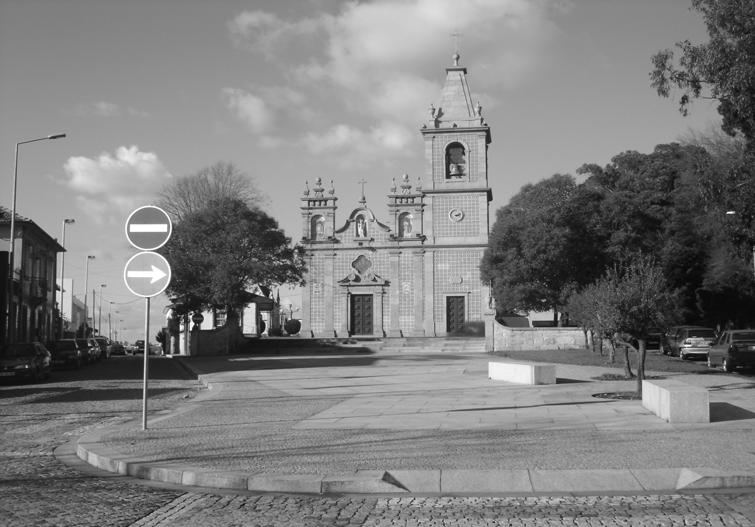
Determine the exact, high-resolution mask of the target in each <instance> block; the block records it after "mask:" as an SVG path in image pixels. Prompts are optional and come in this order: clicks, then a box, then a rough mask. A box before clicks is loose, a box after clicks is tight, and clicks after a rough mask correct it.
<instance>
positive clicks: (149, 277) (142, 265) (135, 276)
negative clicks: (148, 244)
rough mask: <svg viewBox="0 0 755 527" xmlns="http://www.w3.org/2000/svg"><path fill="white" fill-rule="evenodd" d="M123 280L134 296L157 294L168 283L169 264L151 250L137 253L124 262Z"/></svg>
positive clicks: (163, 289)
mask: <svg viewBox="0 0 755 527" xmlns="http://www.w3.org/2000/svg"><path fill="white" fill-rule="evenodd" d="M123 280H124V281H125V282H126V287H128V289H129V291H131V292H132V293H134V294H135V295H136V296H141V297H145V298H148V297H153V296H157V295H159V294H160V293H162V292H163V291H165V288H167V287H168V284H169V283H170V264H169V263H168V260H166V259H165V258H163V256H162V255H160V254H157V253H154V252H151V251H145V252H141V253H137V254H135V255H134V256H132V257H131V258H130V259H129V261H128V262H126V267H125V268H124V269H123Z"/></svg>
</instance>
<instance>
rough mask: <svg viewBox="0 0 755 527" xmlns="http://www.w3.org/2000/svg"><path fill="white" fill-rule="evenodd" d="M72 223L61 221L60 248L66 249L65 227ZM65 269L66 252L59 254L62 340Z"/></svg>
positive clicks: (66, 220)
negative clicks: (61, 241)
mask: <svg viewBox="0 0 755 527" xmlns="http://www.w3.org/2000/svg"><path fill="white" fill-rule="evenodd" d="M73 223H76V220H74V219H73V218H66V219H64V220H63V236H62V240H63V243H62V247H63V249H65V248H66V225H71V224H73ZM65 269H66V252H65V251H63V252H62V253H60V338H63V319H64V318H65V312H64V311H63V308H64V306H65V305H66V304H65V302H64V300H65V294H66V288H65V285H64V284H63V280H65V278H66V275H65Z"/></svg>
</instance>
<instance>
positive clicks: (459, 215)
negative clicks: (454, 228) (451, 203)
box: [448, 208, 464, 222]
mask: <svg viewBox="0 0 755 527" xmlns="http://www.w3.org/2000/svg"><path fill="white" fill-rule="evenodd" d="M463 218H464V213H463V212H462V211H461V209H457V208H453V209H451V210H449V211H448V219H450V220H451V221H453V222H459V221H461V220H462V219H463Z"/></svg>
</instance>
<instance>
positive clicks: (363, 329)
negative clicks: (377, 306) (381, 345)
mask: <svg viewBox="0 0 755 527" xmlns="http://www.w3.org/2000/svg"><path fill="white" fill-rule="evenodd" d="M372 333H373V329H372V295H351V334H352V335H372Z"/></svg>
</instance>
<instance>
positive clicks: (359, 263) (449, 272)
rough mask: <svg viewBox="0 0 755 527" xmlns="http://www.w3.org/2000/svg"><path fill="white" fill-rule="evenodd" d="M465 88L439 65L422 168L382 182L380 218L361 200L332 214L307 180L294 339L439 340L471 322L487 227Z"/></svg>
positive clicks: (484, 133)
mask: <svg viewBox="0 0 755 527" xmlns="http://www.w3.org/2000/svg"><path fill="white" fill-rule="evenodd" d="M455 59H456V61H458V56H457V57H455ZM469 93H470V92H469V88H468V86H467V82H466V68H463V67H460V66H458V63H457V64H455V65H454V66H453V67H450V68H447V69H446V83H445V86H444V88H443V92H442V94H441V101H440V103H439V104H438V106H437V108H436V107H435V106H431V108H430V110H429V113H430V115H429V119H428V120H427V121H426V122H425V123H424V125H423V126H422V129H421V134H422V137H423V139H424V142H425V165H426V168H425V172H424V174H423V175H422V177H419V178H416V179H414V180H412V179H411V178H409V177H408V176H407V175H404V176H403V177H402V178H398V179H399V181H396V178H393V179H392V180H391V181H386V182H385V184H386V187H389V188H390V190H389V193H388V195H387V213H386V214H384V215H381V217H380V218H379V217H378V216H377V215H376V214H375V213H374V212H373V210H372V209H371V208H369V207H367V199H366V198H365V196H362V199H361V200H360V202H359V203H358V204H357V205H356V207H355V208H351V209H348V210H349V212H348V215H347V216H346V217H345V218H344V217H341V218H337V216H338V214H337V212H338V206H337V201H338V198H337V196H336V191H335V188H334V187H333V184H332V183H331V185H330V188H328V189H326V188H325V187H324V186H323V184H322V181H321V180H319V179H318V180H317V181H315V183H314V186H313V187H312V188H310V187H309V184H308V183H307V185H306V189H305V192H304V196H303V197H302V235H303V239H302V243H303V245H304V247H305V249H306V253H307V267H308V275H307V277H306V286H305V287H304V290H303V296H302V335H306V336H314V337H347V336H352V335H357V336H360V335H361V336H376V337H384V336H395V337H399V336H404V337H408V336H441V335H451V334H456V333H460V332H463V331H465V328H466V327H467V326H469V325H470V324H471V323H479V324H480V325H481V323H482V315H483V312H484V311H486V309H487V306H488V299H489V295H490V291H489V288H488V287H487V285H486V284H483V283H481V281H480V270H479V265H480V260H481V259H482V255H483V252H484V250H485V247H486V246H487V243H488V231H489V223H488V203H489V202H490V200H491V193H490V188H489V187H488V166H487V148H488V145H489V144H490V128H489V127H488V125H487V123H485V121H484V119H483V118H482V109H481V108H480V107H479V104H478V105H477V106H476V107H475V106H474V105H473V103H472V100H471V98H470V96H469Z"/></svg>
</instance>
